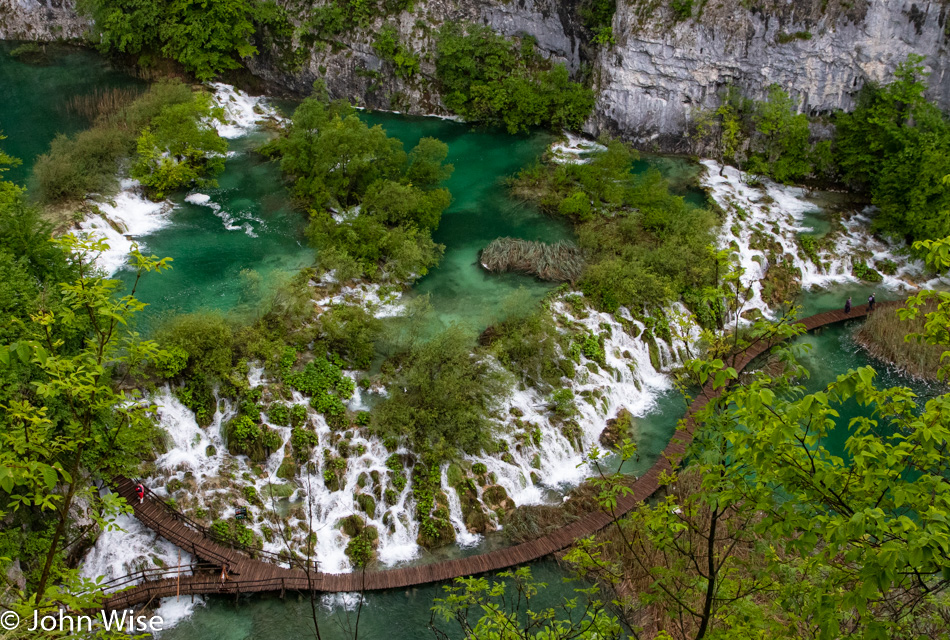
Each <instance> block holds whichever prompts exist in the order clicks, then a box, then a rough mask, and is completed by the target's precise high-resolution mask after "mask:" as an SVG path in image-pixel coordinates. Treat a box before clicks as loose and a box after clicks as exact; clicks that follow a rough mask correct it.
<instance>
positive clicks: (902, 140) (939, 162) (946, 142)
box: [835, 55, 950, 240]
mask: <svg viewBox="0 0 950 640" xmlns="http://www.w3.org/2000/svg"><path fill="white" fill-rule="evenodd" d="M923 60H924V59H923V57H922V56H917V55H911V56H909V57H908V58H907V60H906V61H905V62H903V63H901V64H900V65H898V67H897V70H896V71H895V72H894V80H893V81H892V82H890V83H888V84H885V85H883V86H877V85H874V84H868V85H867V86H866V87H865V88H864V89H863V90H862V92H861V94H860V96H859V98H858V104H857V106H856V107H855V110H854V112H852V113H850V114H839V116H838V117H837V121H836V136H835V150H836V152H835V158H836V160H837V162H838V165H839V167H840V168H841V172H842V175H843V176H844V178H845V179H846V180H848V181H849V182H851V183H852V184H854V185H855V186H858V187H864V188H866V189H867V191H868V192H869V193H870V195H871V200H872V202H873V203H874V204H875V205H876V206H877V207H878V209H879V211H878V213H877V214H876V215H875V217H874V222H873V228H874V229H875V230H877V231H880V232H881V233H884V234H887V235H892V236H897V237H900V238H906V239H908V240H927V239H937V238H943V237H945V236H947V235H950V188H948V187H947V185H946V184H945V183H944V181H943V177H944V176H946V175H947V174H948V173H950V121H948V119H947V117H946V115H945V114H943V113H942V112H941V111H940V110H939V109H938V108H937V107H936V105H934V104H933V103H931V102H929V101H928V100H927V99H926V98H925V97H924V92H925V91H926V88H927V86H926V84H925V79H926V78H927V76H928V74H927V73H925V71H924V66H923Z"/></svg>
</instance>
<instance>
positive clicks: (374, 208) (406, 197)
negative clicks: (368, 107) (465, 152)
mask: <svg viewBox="0 0 950 640" xmlns="http://www.w3.org/2000/svg"><path fill="white" fill-rule="evenodd" d="M318 92H319V91H318ZM264 153H266V154H268V155H271V156H273V157H277V158H280V166H281V169H282V170H283V171H284V172H285V173H286V174H287V175H288V176H291V177H292V178H293V179H294V183H293V192H294V195H295V196H296V197H297V198H298V199H299V200H300V201H301V202H302V203H303V204H304V206H306V207H307V208H308V209H309V211H310V219H311V222H310V230H309V235H310V238H311V240H312V241H313V243H314V245H315V246H316V247H317V248H318V250H319V256H320V262H321V265H322V266H324V267H325V268H327V269H332V270H333V271H334V273H335V274H336V277H337V278H338V279H340V280H341V281H346V280H349V279H350V278H353V277H357V276H363V275H365V276H367V277H370V278H372V279H374V280H387V279H392V280H396V281H400V282H401V281H404V280H407V279H411V278H416V277H419V276H422V275H425V273H426V271H427V270H428V269H429V268H430V267H432V266H433V265H434V264H436V263H437V262H438V260H439V258H440V257H441V252H442V247H441V246H439V245H437V244H436V243H435V242H433V240H432V232H433V231H434V230H435V229H436V228H438V226H439V220H440V219H441V217H442V212H443V211H444V210H445V209H446V207H448V206H449V204H450V203H451V201H452V196H451V194H450V193H449V191H448V189H445V188H442V187H441V186H440V185H441V183H442V182H444V181H445V180H447V179H448V178H449V176H451V175H452V171H453V167H452V165H450V164H445V158H446V157H447V155H448V147H447V146H446V145H445V143H443V142H440V141H439V140H436V139H434V138H423V139H422V140H421V141H420V142H419V144H417V145H416V146H415V147H414V148H413V149H412V151H410V152H409V154H406V153H405V151H403V146H402V142H400V141H399V140H397V139H395V138H390V137H389V136H388V135H387V134H386V132H385V131H383V129H382V127H380V126H379V125H376V126H374V127H369V126H367V125H366V123H365V122H363V121H362V120H361V119H360V118H359V117H358V116H357V114H356V112H355V110H354V109H353V107H352V106H350V104H349V103H348V102H345V101H336V102H332V103H331V102H329V101H328V99H327V97H326V95H325V94H323V95H319V96H317V97H311V98H308V99H306V100H304V101H303V103H301V105H300V106H299V107H297V109H296V110H295V111H294V115H293V119H292V121H291V124H290V126H289V127H288V129H287V131H286V132H285V134H284V135H282V136H281V137H279V138H277V139H276V140H274V141H273V142H271V143H269V144H268V145H267V146H266V147H265V148H264Z"/></svg>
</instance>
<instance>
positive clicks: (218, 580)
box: [102, 303, 897, 609]
mask: <svg viewBox="0 0 950 640" xmlns="http://www.w3.org/2000/svg"><path fill="white" fill-rule="evenodd" d="M896 304H897V303H879V304H878V307H893V306H896ZM867 313H868V310H867V305H861V306H857V307H854V308H853V309H852V310H851V313H850V314H845V313H844V311H840V310H839V311H828V312H825V313H819V314H816V315H813V316H810V317H808V318H805V319H803V320H801V321H799V322H798V323H796V324H802V325H804V327H805V329H806V330H807V331H811V330H813V329H817V328H819V327H823V326H826V325H830V324H835V323H838V322H843V321H846V320H853V319H855V318H861V317H864V316H866V315H867ZM775 344H776V343H775V342H769V341H761V342H757V343H755V344H753V345H752V346H750V347H749V348H748V349H746V350H745V351H743V352H741V353H740V354H737V355H736V356H735V358H734V363H733V367H734V368H735V369H736V371H737V372H741V371H742V370H743V369H745V367H747V366H748V364H749V363H750V362H751V361H752V360H753V359H754V358H756V357H757V356H759V355H761V354H762V353H765V352H766V351H768V350H769V349H771V348H772V347H773V346H774V345H775ZM721 391H722V390H721V389H713V388H712V387H711V386H709V385H707V386H706V387H704V388H703V389H702V392H701V393H700V394H698V395H697V396H696V398H695V399H694V400H693V402H692V404H690V406H689V409H688V410H687V414H686V417H685V421H684V422H685V425H684V427H683V428H682V429H680V430H678V431H677V432H676V434H675V435H674V436H673V438H672V439H671V440H670V442H669V444H668V445H667V446H666V448H665V449H664V450H663V453H662V454H661V455H660V456H659V458H658V459H657V461H656V462H655V463H654V464H653V466H652V467H651V468H650V470H649V471H647V472H646V473H645V474H643V475H642V476H640V477H639V478H638V479H637V480H636V481H635V482H634V483H633V484H632V485H631V489H632V492H631V494H630V495H627V496H624V497H622V498H619V499H618V500H617V507H616V509H615V511H614V513H612V514H608V513H605V512H602V511H596V512H591V513H588V514H587V515H585V516H583V517H582V518H580V519H579V520H577V521H575V522H573V523H571V524H570V525H567V526H565V527H562V528H560V529H558V530H557V531H555V532H553V533H551V534H548V535H546V536H543V537H541V538H538V539H536V540H531V541H530V542H524V543H522V544H518V545H514V546H511V547H507V548H505V549H499V550H496V551H491V552H488V553H483V554H480V555H475V556H469V557H467V558H459V559H456V560H446V561H443V562H438V563H434V564H428V565H419V566H413V567H405V568H401V569H387V570H380V571H367V572H352V573H321V572H319V571H317V570H316V567H315V566H314V567H311V569H310V571H307V570H306V567H302V566H301V564H300V563H299V562H298V561H296V560H295V561H293V562H290V559H289V558H287V557H286V556H281V555H278V554H269V553H265V552H261V551H255V550H250V551H247V550H244V549H240V548H235V547H231V546H228V544H227V543H222V542H220V541H217V540H215V539H214V536H213V534H212V533H211V532H209V531H208V529H207V528H205V527H203V526H201V525H199V524H198V523H196V522H194V521H192V520H190V519H189V518H188V517H187V516H185V515H183V514H181V513H179V512H177V511H175V510H174V509H172V508H171V507H170V506H169V505H167V504H166V503H164V502H163V501H162V500H160V499H159V498H157V497H156V496H154V495H152V494H149V495H148V496H147V497H146V499H145V501H144V502H143V503H142V504H139V501H138V498H137V497H135V495H134V490H135V485H134V483H133V482H132V481H131V480H129V479H127V478H117V479H116V481H115V483H114V486H115V489H116V491H117V492H118V493H119V494H120V495H122V496H123V497H124V498H125V499H126V500H127V501H128V502H129V504H131V505H132V507H133V509H134V510H135V517H136V518H138V519H139V520H140V521H141V522H142V524H144V525H145V526H147V527H148V528H150V529H152V530H153V531H155V533H157V534H158V535H160V536H162V537H163V538H165V539H166V540H168V541H169V542H172V543H173V544H175V545H177V546H178V547H180V548H182V549H184V550H186V551H188V552H190V553H191V554H192V555H193V556H194V557H195V558H197V559H198V560H199V561H200V562H199V563H197V564H195V565H189V566H187V567H181V568H177V567H176V568H171V569H153V570H147V571H144V572H140V573H137V574H133V575H130V576H123V577H122V578H119V579H117V580H115V581H112V582H111V583H106V584H104V585H102V589H103V592H105V593H109V592H110V591H115V590H118V591H115V592H113V593H110V594H109V595H107V597H106V599H105V601H104V604H103V606H104V607H105V608H108V609H124V608H128V607H132V606H136V605H142V604H146V603H149V602H152V601H153V600H155V599H157V598H166V597H171V596H176V595H195V594H224V595H235V596H237V595H239V594H242V593H262V592H272V593H276V592H279V593H281V594H283V593H284V592H286V591H321V592H341V591H342V592H348V591H373V590H381V589H398V588H404V587H410V586H414V585H421V584H427V583H430V582H441V581H446V580H451V579H453V578H457V577H460V576H469V575H474V574H479V573H486V572H491V571H500V570H503V569H507V568H509V567H512V566H515V565H519V564H524V563H526V562H531V561H533V560H537V559H539V558H542V557H544V556H546V555H549V554H552V553H554V552H556V551H560V550H562V549H565V548H566V547H568V546H570V545H571V544H572V543H573V542H574V541H575V540H578V539H579V538H583V537H586V536H589V535H591V534H593V533H595V532H597V531H599V530H600V529H603V528H604V527H606V526H607V525H609V524H610V523H611V522H613V521H614V520H615V519H616V518H617V517H619V516H621V515H623V514H625V513H627V512H628V511H630V510H631V509H633V508H634V507H636V506H637V505H638V504H640V503H641V502H643V501H644V500H647V499H648V498H649V497H650V496H652V495H653V494H654V493H655V492H656V491H657V490H658V489H659V487H660V477H661V475H662V474H664V473H668V472H670V471H672V469H673V467H674V466H675V465H677V464H679V462H680V460H681V459H682V457H683V455H684V454H685V452H686V449H687V447H688V446H689V444H690V443H691V442H692V440H693V434H694V430H695V428H696V423H695V420H694V415H695V414H696V413H697V412H698V411H700V410H701V409H702V408H703V407H705V406H706V404H707V403H709V402H710V401H711V400H713V399H715V398H716V397H718V395H719V394H720V393H721ZM282 563H287V564H288V567H283V566H280V565H281V564H282ZM222 568H226V570H227V575H226V577H223V576H222ZM183 572H188V573H187V575H183ZM137 580H141V582H139V583H138V584H135V585H134V586H131V587H129V586H128V585H129V584H130V583H131V582H133V581H137ZM119 589H122V590H119Z"/></svg>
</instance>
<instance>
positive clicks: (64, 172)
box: [30, 80, 228, 206]
mask: <svg viewBox="0 0 950 640" xmlns="http://www.w3.org/2000/svg"><path fill="white" fill-rule="evenodd" d="M110 97H111V98H112V99H106V98H102V99H99V100H97V102H96V104H95V105H94V106H95V108H96V110H97V111H98V116H97V117H96V118H95V124H94V125H93V126H92V127H91V128H89V129H87V130H85V131H82V132H80V133H78V134H76V135H74V136H65V135H59V136H57V137H56V138H55V139H54V140H53V142H52V144H51V145H50V150H49V151H48V152H47V153H45V154H43V155H41V156H40V157H39V158H37V160H36V165H35V167H34V170H33V176H32V179H31V182H30V194H31V196H32V197H34V198H35V199H36V200H38V201H39V202H40V203H42V204H44V205H63V204H67V205H72V206H78V205H79V204H80V203H81V202H82V201H83V200H84V199H85V198H86V197H87V196H89V195H95V196H98V197H109V196H112V195H115V193H116V192H118V190H119V176H120V175H121V169H122V168H123V166H124V165H131V166H130V167H129V171H130V173H131V176H132V177H133V178H135V179H137V180H138V181H139V182H140V183H141V184H142V185H143V187H144V188H145V190H146V193H147V194H148V195H149V196H150V197H152V198H154V199H157V200H160V199H162V198H164V197H165V196H166V195H168V194H169V193H170V192H172V191H174V190H176V189H182V188H186V187H201V186H215V185H216V184H217V183H216V182H215V180H214V179H215V177H216V176H217V175H219V174H220V173H221V171H223V170H224V157H225V153H226V152H227V150H228V143H227V141H226V140H225V139H224V138H222V137H221V136H219V135H218V132H217V131H216V130H215V129H214V127H213V126H212V124H211V121H212V120H215V119H221V118H223V111H222V110H221V108H220V107H217V106H215V104H214V101H213V100H212V98H211V95H210V94H209V93H208V92H207V91H205V90H204V89H193V88H192V87H189V86H188V85H186V84H184V83H182V82H181V81H178V80H167V81H161V82H156V83H154V84H152V85H150V86H149V88H148V89H147V90H145V91H143V92H142V93H141V95H138V96H135V95H134V94H132V93H130V92H118V93H117V94H113V95H112V96H110Z"/></svg>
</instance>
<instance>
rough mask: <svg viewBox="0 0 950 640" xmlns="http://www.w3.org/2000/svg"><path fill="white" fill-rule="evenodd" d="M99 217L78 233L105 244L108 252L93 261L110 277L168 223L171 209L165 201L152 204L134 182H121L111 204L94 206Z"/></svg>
mask: <svg viewBox="0 0 950 640" xmlns="http://www.w3.org/2000/svg"><path fill="white" fill-rule="evenodd" d="M93 204H95V205H96V206H97V207H98V208H99V210H100V211H101V212H102V215H99V214H91V215H88V216H86V219H85V220H83V221H82V222H80V223H79V229H80V230H81V231H87V232H90V233H92V234H94V235H96V236H99V237H100V238H103V239H105V240H106V242H108V244H109V249H108V251H104V252H103V253H102V254H100V255H99V257H98V258H97V260H96V264H98V265H99V267H100V268H101V269H103V270H104V271H105V272H106V273H107V274H109V275H112V274H114V273H115V272H116V271H118V270H119V269H121V268H122V267H124V266H125V265H126V262H127V261H128V255H129V252H130V251H131V250H132V247H133V245H134V244H135V243H136V242H138V244H139V249H140V250H143V251H144V245H143V244H142V242H141V241H139V239H140V238H142V237H144V236H147V235H149V234H151V233H155V232H156V231H158V230H159V229H161V228H162V227H165V226H167V225H168V224H170V223H171V221H170V219H169V213H170V212H171V210H172V209H173V205H172V203H170V202H168V201H167V200H163V201H161V202H152V201H151V200H149V199H148V198H146V197H145V196H144V195H143V192H142V188H141V185H140V184H139V182H138V181H137V180H122V182H121V191H120V192H119V193H118V195H116V196H115V198H113V199H112V200H109V201H106V202H95V203H93Z"/></svg>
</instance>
